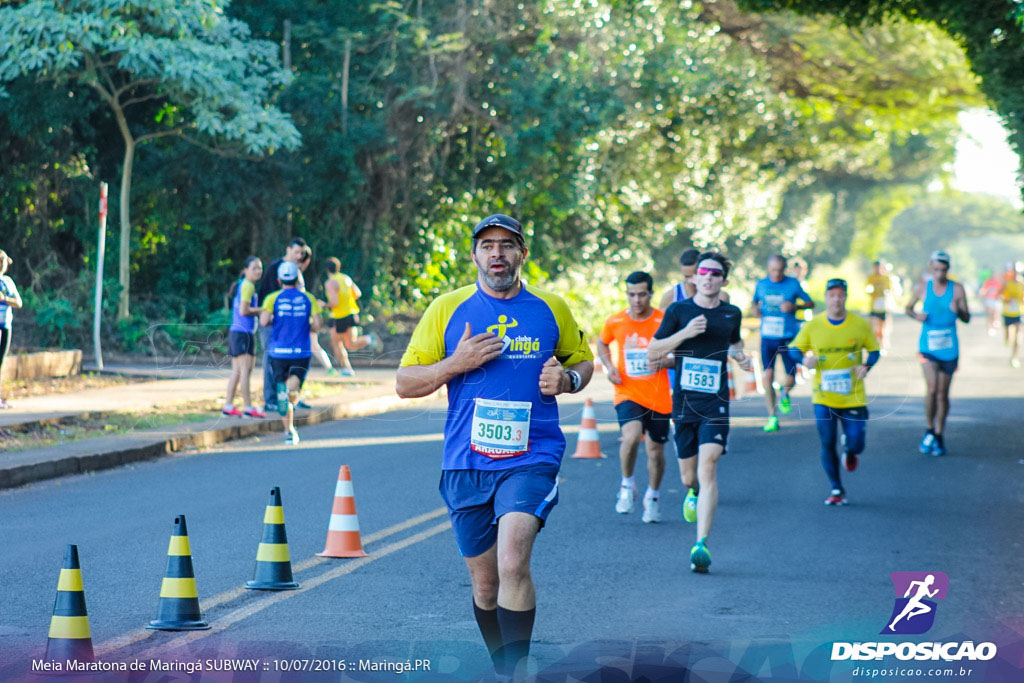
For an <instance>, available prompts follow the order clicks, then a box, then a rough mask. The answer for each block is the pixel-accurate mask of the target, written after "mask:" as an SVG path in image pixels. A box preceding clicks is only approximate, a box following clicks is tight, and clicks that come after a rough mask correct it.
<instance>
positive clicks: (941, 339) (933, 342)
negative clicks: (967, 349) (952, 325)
mask: <svg viewBox="0 0 1024 683" xmlns="http://www.w3.org/2000/svg"><path fill="white" fill-rule="evenodd" d="M951 348H953V330H928V350H929V351H945V350H946V349H951Z"/></svg>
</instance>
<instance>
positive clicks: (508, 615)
mask: <svg viewBox="0 0 1024 683" xmlns="http://www.w3.org/2000/svg"><path fill="white" fill-rule="evenodd" d="M536 616H537V609H536V608H534V609H528V610H526V611H525V612H516V611H514V610H510V609H505V608H504V607H502V606H500V605H499V606H498V624H500V626H501V639H502V643H503V646H502V651H503V652H504V655H505V656H504V658H503V659H504V665H505V671H504V672H501V671H499V672H498V673H505V675H507V676H512V675H514V674H515V670H516V665H517V664H518V663H519V660H521V659H522V658H523V657H526V656H527V655H528V654H530V637H531V636H532V635H533V620H534V617H536Z"/></svg>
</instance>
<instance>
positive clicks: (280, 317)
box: [263, 287, 320, 358]
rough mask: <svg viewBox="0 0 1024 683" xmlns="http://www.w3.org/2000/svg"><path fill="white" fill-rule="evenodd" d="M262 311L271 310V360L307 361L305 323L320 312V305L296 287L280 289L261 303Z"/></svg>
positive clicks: (307, 342) (307, 346)
mask: <svg viewBox="0 0 1024 683" xmlns="http://www.w3.org/2000/svg"><path fill="white" fill-rule="evenodd" d="M263 310H264V311H272V312H273V313H274V320H273V322H271V325H272V327H271V330H270V342H269V343H268V344H267V353H268V354H269V355H270V357H271V358H309V357H310V356H312V355H313V354H312V351H310V347H309V332H310V327H309V320H310V318H311V317H312V316H313V315H314V314H318V313H320V304H318V303H317V302H316V299H314V298H313V297H312V296H311V295H310V294H308V293H306V292H305V291H303V290H301V289H299V288H297V287H291V288H289V289H280V290H278V291H276V292H274V293H272V294H270V295H268V296H267V298H266V299H264V300H263Z"/></svg>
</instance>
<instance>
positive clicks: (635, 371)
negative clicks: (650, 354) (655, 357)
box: [622, 348, 654, 377]
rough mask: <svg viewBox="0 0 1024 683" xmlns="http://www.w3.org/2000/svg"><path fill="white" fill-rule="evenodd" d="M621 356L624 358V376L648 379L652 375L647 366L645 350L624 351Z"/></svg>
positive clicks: (632, 349)
mask: <svg viewBox="0 0 1024 683" xmlns="http://www.w3.org/2000/svg"><path fill="white" fill-rule="evenodd" d="M622 355H623V356H625V358H626V374H627V375H629V376H630V377H648V376H650V375H653V374H654V372H653V371H652V370H651V366H650V365H648V364H647V349H645V348H644V349H641V348H631V349H625V350H624V351H623V353H622Z"/></svg>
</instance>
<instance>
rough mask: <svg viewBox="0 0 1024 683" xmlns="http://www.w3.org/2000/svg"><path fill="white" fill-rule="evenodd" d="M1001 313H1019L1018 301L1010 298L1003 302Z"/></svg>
mask: <svg viewBox="0 0 1024 683" xmlns="http://www.w3.org/2000/svg"><path fill="white" fill-rule="evenodd" d="M1003 315H1020V301H1018V300H1017V299H1011V300H1010V301H1004V302H1003Z"/></svg>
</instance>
